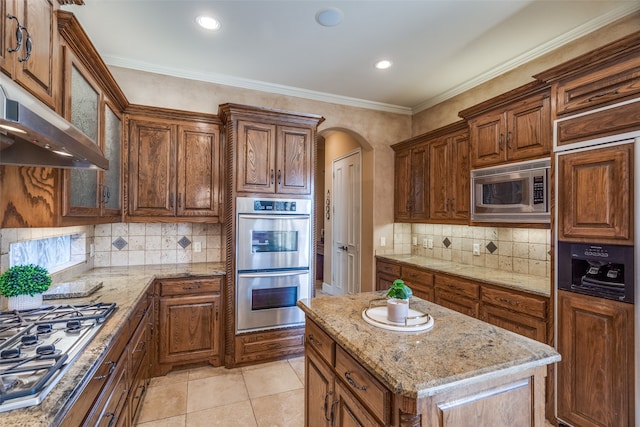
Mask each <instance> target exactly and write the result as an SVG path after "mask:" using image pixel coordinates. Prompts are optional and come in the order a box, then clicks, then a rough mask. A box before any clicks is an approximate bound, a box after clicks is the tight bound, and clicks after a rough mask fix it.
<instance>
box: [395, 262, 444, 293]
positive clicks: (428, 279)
mask: <svg viewBox="0 0 640 427" xmlns="http://www.w3.org/2000/svg"><path fill="white" fill-rule="evenodd" d="M400 277H402V279H403V280H404V282H405V284H406V285H407V286H409V287H410V288H411V290H412V291H413V295H415V296H417V297H419V298H422V299H424V300H427V301H434V300H435V289H434V287H433V273H432V272H431V271H429V270H424V269H420V268H413V267H408V266H402V274H401V275H400Z"/></svg>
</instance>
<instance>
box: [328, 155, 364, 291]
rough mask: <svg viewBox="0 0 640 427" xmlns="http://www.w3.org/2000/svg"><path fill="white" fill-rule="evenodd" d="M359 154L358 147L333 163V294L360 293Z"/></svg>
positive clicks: (360, 185) (360, 179)
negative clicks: (355, 150)
mask: <svg viewBox="0 0 640 427" xmlns="http://www.w3.org/2000/svg"><path fill="white" fill-rule="evenodd" d="M360 157H361V156H360V151H359V150H358V151H357V152H354V153H351V154H349V155H347V156H345V157H342V158H339V159H337V160H334V162H333V230H332V242H331V248H332V253H333V256H332V259H331V266H332V268H331V289H329V290H328V291H329V293H331V294H333V295H342V294H345V293H357V292H360V206H361V196H360V195H361V187H362V178H361V172H360V170H361V169H360Z"/></svg>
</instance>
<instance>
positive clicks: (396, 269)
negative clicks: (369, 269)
mask: <svg viewBox="0 0 640 427" xmlns="http://www.w3.org/2000/svg"><path fill="white" fill-rule="evenodd" d="M376 272H377V273H384V274H388V275H391V276H395V277H396V278H399V277H400V265H399V264H394V263H391V262H385V261H377V262H376Z"/></svg>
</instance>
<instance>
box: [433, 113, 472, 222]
mask: <svg viewBox="0 0 640 427" xmlns="http://www.w3.org/2000/svg"><path fill="white" fill-rule="evenodd" d="M470 191H471V190H470V172H469V133H468V131H467V128H466V125H465V126H464V129H462V130H459V131H457V132H454V133H453V134H451V135H447V136H443V137H441V138H439V139H438V140H436V141H434V142H432V143H430V144H429V219H431V220H438V221H439V222H447V223H450V222H456V223H462V224H466V223H467V222H468V221H469V208H470V196H469V194H470Z"/></svg>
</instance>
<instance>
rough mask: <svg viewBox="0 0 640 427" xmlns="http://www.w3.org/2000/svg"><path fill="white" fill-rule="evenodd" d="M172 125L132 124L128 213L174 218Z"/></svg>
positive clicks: (173, 130) (173, 133)
mask: <svg viewBox="0 0 640 427" xmlns="http://www.w3.org/2000/svg"><path fill="white" fill-rule="evenodd" d="M175 132H176V130H175V126H173V125H169V124H162V123H153V122H134V121H132V122H131V127H130V141H131V142H130V148H129V213H130V214H131V215H140V216H173V215H174V213H175V192H174V191H175V190H174V187H173V185H175V184H174V183H175V163H176V155H175V149H174V145H173V144H172V141H174V140H175V137H174V135H175Z"/></svg>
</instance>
